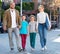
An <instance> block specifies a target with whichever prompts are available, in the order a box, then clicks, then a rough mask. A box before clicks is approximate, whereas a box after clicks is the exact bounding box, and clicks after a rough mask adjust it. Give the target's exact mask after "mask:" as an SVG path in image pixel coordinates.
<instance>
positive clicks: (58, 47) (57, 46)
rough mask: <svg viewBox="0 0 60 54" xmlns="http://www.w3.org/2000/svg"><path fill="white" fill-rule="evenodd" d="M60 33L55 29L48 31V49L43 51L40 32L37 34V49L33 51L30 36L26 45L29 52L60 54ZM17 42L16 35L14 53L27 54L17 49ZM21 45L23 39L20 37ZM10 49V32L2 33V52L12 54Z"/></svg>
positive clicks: (0, 37)
mask: <svg viewBox="0 0 60 54" xmlns="http://www.w3.org/2000/svg"><path fill="white" fill-rule="evenodd" d="M59 34H60V31H55V30H52V31H48V35H47V48H48V50H45V51H43V52H42V51H41V45H40V38H39V35H38V34H37V36H36V49H35V51H34V52H31V50H30V42H29V36H28V38H27V45H26V50H27V52H29V53H30V54H60V36H58V35H59ZM58 39H59V40H58ZM15 42H16V40H15V37H14V44H15V52H14V54H25V53H19V52H18V51H17V47H16V43H15ZM20 46H21V39H20ZM9 51H10V49H9V40H8V34H0V54H11V53H10V52H9ZM26 54H27V53H26Z"/></svg>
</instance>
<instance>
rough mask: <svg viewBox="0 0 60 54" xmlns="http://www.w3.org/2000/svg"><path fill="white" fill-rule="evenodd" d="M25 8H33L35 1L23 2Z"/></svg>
mask: <svg viewBox="0 0 60 54" xmlns="http://www.w3.org/2000/svg"><path fill="white" fill-rule="evenodd" d="M22 5H23V10H33V9H34V3H33V2H23V4H22Z"/></svg>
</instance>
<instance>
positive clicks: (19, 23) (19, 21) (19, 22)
mask: <svg viewBox="0 0 60 54" xmlns="http://www.w3.org/2000/svg"><path fill="white" fill-rule="evenodd" d="M17 13H18V25H21V20H20V15H19V11H17Z"/></svg>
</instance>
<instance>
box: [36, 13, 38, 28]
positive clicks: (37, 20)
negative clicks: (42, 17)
mask: <svg viewBox="0 0 60 54" xmlns="http://www.w3.org/2000/svg"><path fill="white" fill-rule="evenodd" d="M36 27H37V28H38V14H37V22H36Z"/></svg>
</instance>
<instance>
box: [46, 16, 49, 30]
mask: <svg viewBox="0 0 60 54" xmlns="http://www.w3.org/2000/svg"><path fill="white" fill-rule="evenodd" d="M45 26H46V29H47V30H48V29H49V21H48V18H47V16H46V21H45Z"/></svg>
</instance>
